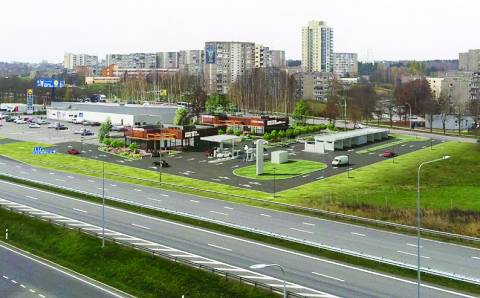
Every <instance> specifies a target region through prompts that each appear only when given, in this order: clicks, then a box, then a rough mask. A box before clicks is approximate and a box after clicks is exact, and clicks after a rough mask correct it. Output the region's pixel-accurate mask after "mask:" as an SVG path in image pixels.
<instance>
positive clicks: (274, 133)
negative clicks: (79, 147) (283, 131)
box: [270, 130, 278, 141]
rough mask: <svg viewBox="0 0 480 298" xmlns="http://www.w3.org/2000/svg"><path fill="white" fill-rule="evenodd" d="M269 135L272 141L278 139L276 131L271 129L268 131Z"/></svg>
mask: <svg viewBox="0 0 480 298" xmlns="http://www.w3.org/2000/svg"><path fill="white" fill-rule="evenodd" d="M270 136H271V139H272V141H276V140H277V139H278V131H276V130H272V132H271V133H270Z"/></svg>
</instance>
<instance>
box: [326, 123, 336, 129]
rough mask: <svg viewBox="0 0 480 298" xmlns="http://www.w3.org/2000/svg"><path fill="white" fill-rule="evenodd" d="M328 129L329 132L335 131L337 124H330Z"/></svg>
mask: <svg viewBox="0 0 480 298" xmlns="http://www.w3.org/2000/svg"><path fill="white" fill-rule="evenodd" d="M327 129H328V130H335V124H333V123H328V125H327Z"/></svg>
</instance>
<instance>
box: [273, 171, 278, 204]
mask: <svg viewBox="0 0 480 298" xmlns="http://www.w3.org/2000/svg"><path fill="white" fill-rule="evenodd" d="M276 171H277V168H276V167H273V198H274V199H275V194H276V192H277V185H276V181H277V179H276V178H277V175H276Z"/></svg>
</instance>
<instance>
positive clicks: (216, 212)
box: [210, 211, 228, 216]
mask: <svg viewBox="0 0 480 298" xmlns="http://www.w3.org/2000/svg"><path fill="white" fill-rule="evenodd" d="M210 213H214V214H220V215H225V216H228V214H227V213H223V212H218V211H210Z"/></svg>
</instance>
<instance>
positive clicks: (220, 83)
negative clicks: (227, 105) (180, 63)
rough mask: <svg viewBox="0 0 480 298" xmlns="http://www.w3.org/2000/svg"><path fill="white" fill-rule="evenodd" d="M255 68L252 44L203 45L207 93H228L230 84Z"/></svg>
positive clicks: (214, 43)
mask: <svg viewBox="0 0 480 298" xmlns="http://www.w3.org/2000/svg"><path fill="white" fill-rule="evenodd" d="M254 67H255V44H254V43H252V42H236V41H229V42H225V41H210V42H206V43H205V65H204V74H205V87H206V90H207V92H208V93H221V94H226V93H228V88H229V86H230V84H231V83H234V82H235V81H237V79H238V77H240V76H242V75H244V74H246V73H247V72H248V71H250V70H251V69H253V68H254Z"/></svg>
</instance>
